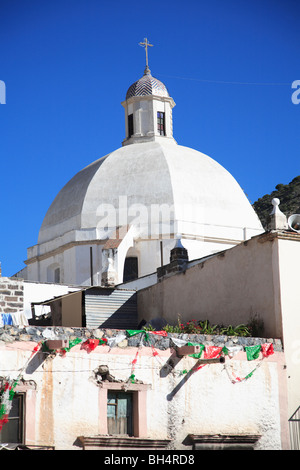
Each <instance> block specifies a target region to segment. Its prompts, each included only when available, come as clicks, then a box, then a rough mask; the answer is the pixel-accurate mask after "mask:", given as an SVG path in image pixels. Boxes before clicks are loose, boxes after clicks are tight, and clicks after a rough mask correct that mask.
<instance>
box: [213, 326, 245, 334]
mask: <svg viewBox="0 0 300 470" xmlns="http://www.w3.org/2000/svg"><path fill="white" fill-rule="evenodd" d="M220 333H221V334H222V335H227V336H251V332H250V329H249V327H248V326H246V325H237V326H232V325H229V326H226V327H222V328H221V330H220Z"/></svg>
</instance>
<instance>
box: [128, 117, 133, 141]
mask: <svg viewBox="0 0 300 470" xmlns="http://www.w3.org/2000/svg"><path fill="white" fill-rule="evenodd" d="M132 135H133V114H129V116H128V138H129V137H131V136H132Z"/></svg>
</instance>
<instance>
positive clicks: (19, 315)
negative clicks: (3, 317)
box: [11, 312, 28, 326]
mask: <svg viewBox="0 0 300 470" xmlns="http://www.w3.org/2000/svg"><path fill="white" fill-rule="evenodd" d="M11 317H12V322H13V325H14V326H28V320H27V318H26V316H25V314H24V312H16V313H12V314H11Z"/></svg>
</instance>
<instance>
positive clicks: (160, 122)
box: [157, 111, 165, 135]
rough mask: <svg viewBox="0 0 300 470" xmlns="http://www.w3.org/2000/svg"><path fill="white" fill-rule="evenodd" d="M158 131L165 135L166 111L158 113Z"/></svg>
mask: <svg viewBox="0 0 300 470" xmlns="http://www.w3.org/2000/svg"><path fill="white" fill-rule="evenodd" d="M157 131H158V133H159V134H160V135H165V113H162V112H160V111H159V112H158V113H157Z"/></svg>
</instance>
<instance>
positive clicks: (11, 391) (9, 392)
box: [0, 343, 41, 431]
mask: <svg viewBox="0 0 300 470" xmlns="http://www.w3.org/2000/svg"><path fill="white" fill-rule="evenodd" d="M40 347H41V343H38V344H37V345H36V346H35V347H34V348H33V351H32V353H31V355H30V357H29V359H28V360H27V361H26V362H25V364H24V366H23V367H22V369H21V370H20V372H19V374H18V376H17V378H16V379H10V378H6V379H5V380H4V381H3V383H2V385H1V388H0V431H1V430H2V427H3V426H4V424H6V423H7V422H8V416H9V413H10V410H11V407H12V400H13V397H14V395H15V389H16V386H17V385H18V383H19V381H20V379H21V377H22V374H23V373H24V371H25V370H26V367H27V366H28V364H29V362H30V361H31V359H32V357H33V356H34V355H35V354H36V353H37V352H38V351H39V349H40Z"/></svg>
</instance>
